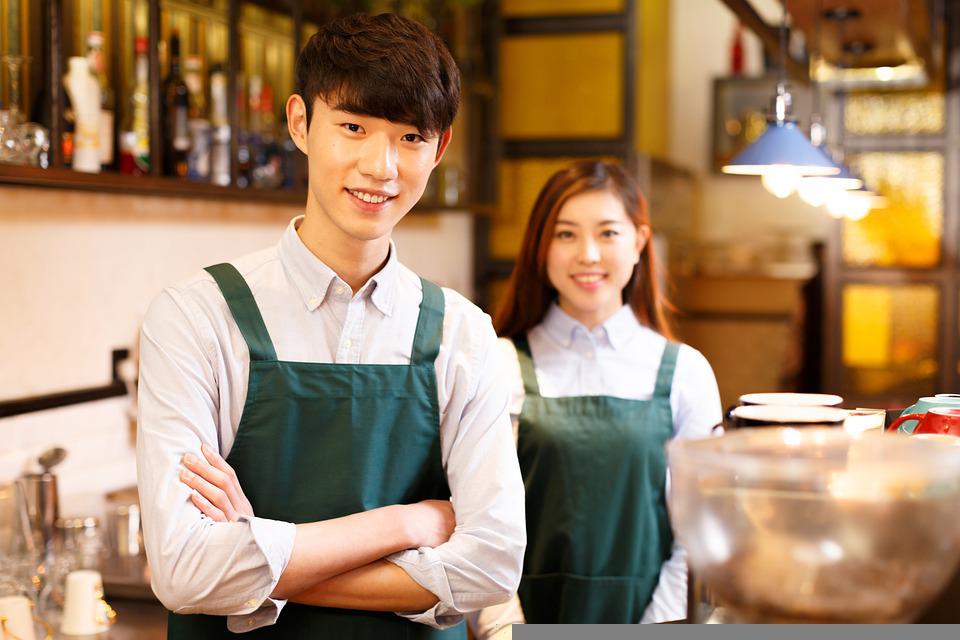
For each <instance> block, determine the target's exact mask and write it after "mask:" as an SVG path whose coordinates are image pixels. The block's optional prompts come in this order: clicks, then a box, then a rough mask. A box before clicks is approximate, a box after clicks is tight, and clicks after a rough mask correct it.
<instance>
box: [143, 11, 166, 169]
mask: <svg viewBox="0 0 960 640" xmlns="http://www.w3.org/2000/svg"><path fill="white" fill-rule="evenodd" d="M149 2H150V9H149V13H150V16H149V19H148V20H147V31H148V36H147V37H148V39H149V42H148V47H147V58H148V64H149V66H150V73H149V76H148V77H149V82H150V103H149V104H150V175H151V176H161V175H163V127H162V125H161V122H160V119H161V114H160V102H161V101H162V100H163V94H162V93H161V89H160V75H161V74H160V0H149Z"/></svg>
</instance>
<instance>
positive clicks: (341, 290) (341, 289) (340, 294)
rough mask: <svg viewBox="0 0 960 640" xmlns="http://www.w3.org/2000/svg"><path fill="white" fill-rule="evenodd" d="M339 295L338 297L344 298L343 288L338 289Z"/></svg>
mask: <svg viewBox="0 0 960 640" xmlns="http://www.w3.org/2000/svg"><path fill="white" fill-rule="evenodd" d="M337 295H338V296H342V295H343V287H337Z"/></svg>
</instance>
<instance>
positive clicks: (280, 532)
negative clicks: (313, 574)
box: [227, 516, 297, 633]
mask: <svg viewBox="0 0 960 640" xmlns="http://www.w3.org/2000/svg"><path fill="white" fill-rule="evenodd" d="M239 520H240V522H246V523H247V524H248V525H249V526H250V533H252V534H253V541H254V543H255V544H256V545H257V547H258V548H259V549H260V552H261V553H263V556H264V558H266V560H267V566H268V567H269V568H270V585H269V590H267V592H266V593H267V595H266V597H261V598H252V599H250V600H247V602H246V603H244V604H246V605H247V606H248V607H250V610H249V611H248V612H245V613H242V614H238V615H232V616H227V629H229V630H230V631H231V632H233V633H243V632H245V631H253V630H254V629H259V628H260V627H266V626H269V625H272V624H275V623H276V622H277V619H278V618H279V617H280V612H281V611H283V606H284V605H285V604H287V601H286V600H278V599H276V598H271V597H270V596H269V594H270V593H273V590H274V589H275V588H276V586H277V582H279V581H280V576H281V575H283V570H284V569H286V568H287V562H289V561H290V554H291V553H292V552H293V541H294V538H296V535H297V525H295V524H293V523H292V522H281V521H279V520H268V519H267V518H257V517H256V516H240V518H239Z"/></svg>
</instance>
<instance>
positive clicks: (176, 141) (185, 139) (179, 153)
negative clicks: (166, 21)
mask: <svg viewBox="0 0 960 640" xmlns="http://www.w3.org/2000/svg"><path fill="white" fill-rule="evenodd" d="M161 95H162V96H163V102H162V103H161V106H162V107H163V116H162V126H163V173H164V175H167V176H176V177H180V178H184V177H186V175H187V153H188V152H189V150H190V131H189V128H188V125H187V122H188V120H189V108H190V91H189V89H188V88H187V84H186V83H185V82H184V81H183V77H182V76H181V75H180V34H179V33H177V32H176V31H174V32H172V33H171V34H170V72H169V73H168V74H167V77H166V78H165V79H164V81H163V89H162V90H161Z"/></svg>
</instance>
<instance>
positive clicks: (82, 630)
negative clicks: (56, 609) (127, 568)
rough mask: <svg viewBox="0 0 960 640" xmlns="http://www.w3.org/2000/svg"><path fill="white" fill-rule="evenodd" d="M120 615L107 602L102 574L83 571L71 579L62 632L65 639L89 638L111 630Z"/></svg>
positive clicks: (88, 570)
mask: <svg viewBox="0 0 960 640" xmlns="http://www.w3.org/2000/svg"><path fill="white" fill-rule="evenodd" d="M116 615H117V614H116V613H114V611H113V609H112V608H111V607H110V605H109V604H107V602H106V600H104V599H103V583H102V581H101V578H100V572H99V571H93V570H90V569H81V570H79V571H71V572H70V573H69V574H68V575H67V583H66V588H65V593H64V602H63V620H62V621H61V623H60V631H61V632H62V633H63V634H64V635H70V636H85V635H93V634H97V633H103V632H104V631H106V630H107V629H109V628H110V625H112V624H113V622H114V619H115V618H116Z"/></svg>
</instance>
